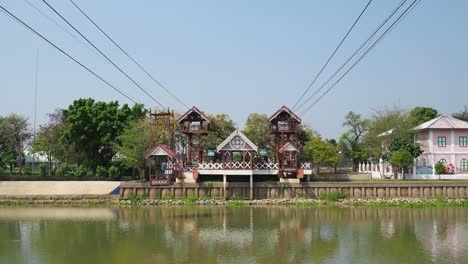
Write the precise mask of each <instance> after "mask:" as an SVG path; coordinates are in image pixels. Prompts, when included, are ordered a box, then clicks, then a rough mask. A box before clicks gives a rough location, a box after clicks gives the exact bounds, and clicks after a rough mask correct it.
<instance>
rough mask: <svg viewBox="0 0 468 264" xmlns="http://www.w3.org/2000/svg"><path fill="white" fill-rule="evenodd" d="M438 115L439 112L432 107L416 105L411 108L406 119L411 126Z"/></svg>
mask: <svg viewBox="0 0 468 264" xmlns="http://www.w3.org/2000/svg"><path fill="white" fill-rule="evenodd" d="M438 115H439V112H438V111H437V110H436V109H434V108H431V107H421V106H417V107H415V108H413V109H411V111H410V113H409V120H408V121H409V124H410V125H411V126H412V127H415V126H418V125H420V124H422V123H424V122H427V121H429V120H431V119H434V118H436V117H437V116H438Z"/></svg>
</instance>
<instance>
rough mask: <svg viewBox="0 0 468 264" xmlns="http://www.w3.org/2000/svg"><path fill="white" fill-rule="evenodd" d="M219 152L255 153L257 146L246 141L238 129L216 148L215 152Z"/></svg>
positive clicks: (248, 140)
mask: <svg viewBox="0 0 468 264" xmlns="http://www.w3.org/2000/svg"><path fill="white" fill-rule="evenodd" d="M221 150H235V151H243V150H254V151H257V146H256V145H255V144H254V143H252V141H250V139H248V138H247V137H246V136H245V135H244V133H242V132H241V131H240V130H239V129H236V130H235V131H234V132H232V134H231V135H229V137H227V138H226V139H225V140H224V141H223V142H222V143H221V144H219V146H218V147H217V148H216V151H218V152H219V151H221Z"/></svg>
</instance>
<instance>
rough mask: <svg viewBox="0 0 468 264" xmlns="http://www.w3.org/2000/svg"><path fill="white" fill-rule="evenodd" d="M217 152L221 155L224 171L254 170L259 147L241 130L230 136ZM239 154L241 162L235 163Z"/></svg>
mask: <svg viewBox="0 0 468 264" xmlns="http://www.w3.org/2000/svg"><path fill="white" fill-rule="evenodd" d="M216 151H217V152H219V153H220V154H221V159H222V162H221V164H222V168H223V169H249V170H252V169H253V156H254V154H255V153H257V146H256V145H255V144H254V143H252V141H250V139H248V138H247V137H246V136H245V135H244V133H242V132H241V131H240V130H239V129H236V130H235V131H234V132H232V133H231V135H229V137H227V138H226V139H225V140H224V141H223V142H221V144H219V146H218V147H217V148H216ZM236 154H239V156H240V157H241V160H239V161H238V162H235V161H234V156H235V155H236Z"/></svg>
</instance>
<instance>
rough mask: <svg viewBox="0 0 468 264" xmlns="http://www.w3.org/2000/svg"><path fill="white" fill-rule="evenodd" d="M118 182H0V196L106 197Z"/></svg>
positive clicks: (117, 185)
mask: <svg viewBox="0 0 468 264" xmlns="http://www.w3.org/2000/svg"><path fill="white" fill-rule="evenodd" d="M119 185H120V182H118V181H0V196H41V195H45V196H53V195H55V196H63V195H71V196H73V195H107V194H109V193H111V192H112V191H113V190H115V189H116V188H117V187H119Z"/></svg>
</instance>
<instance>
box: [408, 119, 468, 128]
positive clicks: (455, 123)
mask: <svg viewBox="0 0 468 264" xmlns="http://www.w3.org/2000/svg"><path fill="white" fill-rule="evenodd" d="M424 129H468V122H466V121H463V120H460V119H456V118H454V117H451V116H445V115H441V116H438V117H436V118H434V119H431V120H429V121H427V122H425V123H422V124H421V125H419V126H417V127H415V128H413V130H424Z"/></svg>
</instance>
